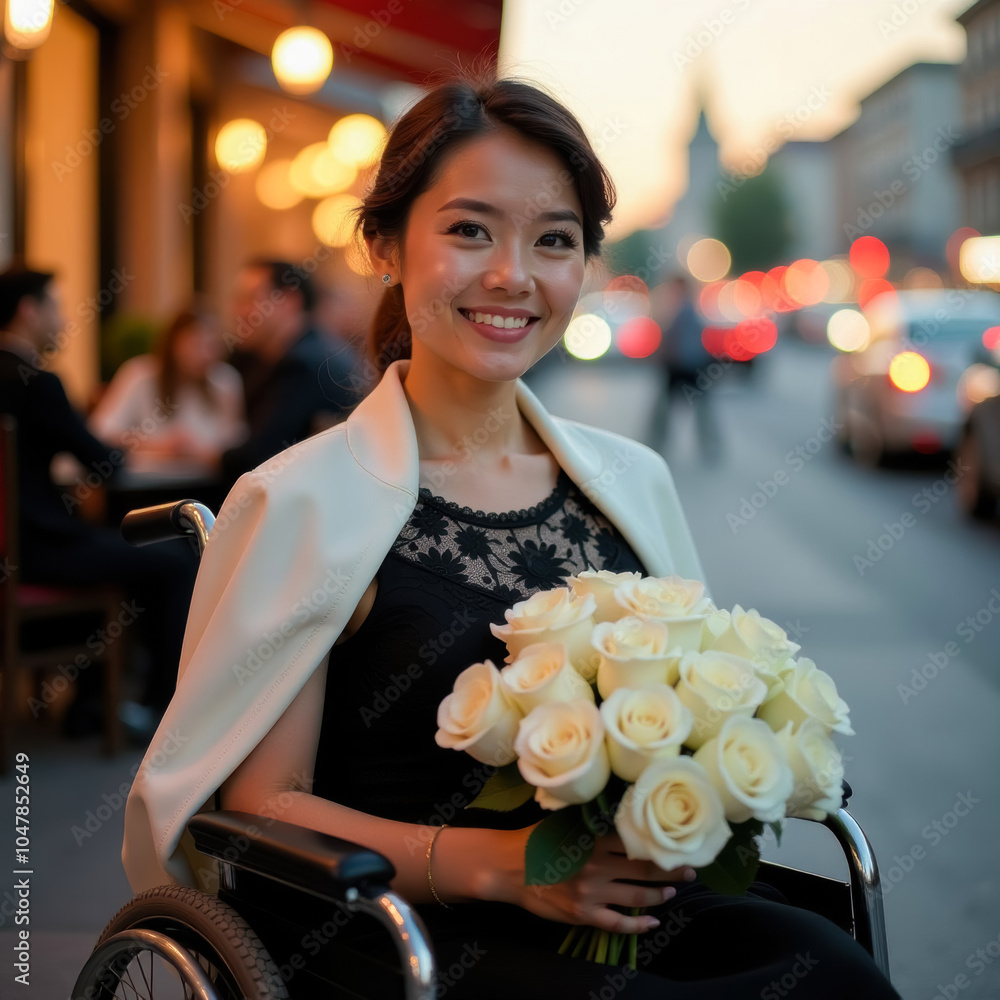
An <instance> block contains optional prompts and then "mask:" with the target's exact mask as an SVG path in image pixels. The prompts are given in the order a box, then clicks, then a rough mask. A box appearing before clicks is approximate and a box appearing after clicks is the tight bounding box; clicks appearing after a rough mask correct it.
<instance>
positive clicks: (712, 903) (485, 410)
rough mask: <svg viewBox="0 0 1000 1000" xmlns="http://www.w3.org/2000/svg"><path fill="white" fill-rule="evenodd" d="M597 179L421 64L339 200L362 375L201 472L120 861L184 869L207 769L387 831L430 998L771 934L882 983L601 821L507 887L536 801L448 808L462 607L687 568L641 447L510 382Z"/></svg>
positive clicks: (671, 504)
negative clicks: (164, 669) (360, 173)
mask: <svg viewBox="0 0 1000 1000" xmlns="http://www.w3.org/2000/svg"><path fill="white" fill-rule="evenodd" d="M613 203H614V189H613V187H612V184H611V181H610V179H609V177H608V175H607V173H606V172H605V171H604V169H603V167H602V166H601V164H600V162H599V161H598V160H597V157H596V156H595V154H594V152H593V149H592V148H591V146H590V144H589V142H588V141H587V138H586V136H585V135H584V133H583V130H582V129H581V127H580V125H579V123H578V122H577V121H576V119H575V118H574V117H573V116H572V115H571V114H570V113H569V112H568V111H567V110H566V109H565V108H564V107H563V106H562V105H560V104H559V103H558V102H556V101H555V100H554V99H553V98H551V97H550V96H549V95H548V94H546V93H544V92H543V91H541V90H539V89H538V88H536V87H534V86H532V85H529V84H527V83H523V82H520V81H516V80H509V79H504V80H496V79H480V80H459V81H455V82H452V83H448V84H444V85H442V86H439V87H437V88H436V89H434V90H432V91H431V92H429V93H428V94H427V95H426V96H425V97H424V98H423V99H422V100H421V101H420V102H419V103H417V104H416V105H415V106H414V107H413V108H411V109H410V110H409V111H408V112H407V113H406V114H404V115H403V117H402V118H401V119H400V120H399V121H398V122H397V123H396V125H395V127H394V128H393V130H392V133H391V134H390V136H389V139H388V142H387V145H386V148H385V151H384V153H383V156H382V160H381V164H380V168H379V170H378V173H377V176H376V179H375V182H374V186H373V188H372V191H371V193H370V194H369V196H368V198H367V199H366V200H365V202H364V204H363V205H362V206H361V208H360V209H359V214H358V220H357V231H358V233H359V234H360V236H361V237H363V239H364V241H365V244H366V246H367V249H368V252H369V254H370V257H371V261H372V264H373V265H374V267H375V269H376V274H378V275H379V276H380V278H381V283H382V285H383V286H384V290H383V292H382V301H381V303H380V307H379V309H378V311H377V314H376V317H375V320H374V323H373V328H372V336H371V344H370V356H371V362H372V364H373V366H374V369H375V372H376V373H377V374H378V375H379V376H380V377H381V380H380V381H379V382H378V384H377V385H376V386H375V388H374V389H373V390H372V391H371V393H370V394H369V396H368V397H367V398H366V399H365V400H364V401H363V402H362V403H361V404H360V405H359V406H358V407H357V409H356V410H355V411H354V413H353V414H352V415H351V416H350V417H349V418H348V419H347V420H346V421H345V422H344V423H342V424H339V425H337V426H335V427H333V428H332V429H330V430H329V431H327V432H326V433H324V434H322V435H319V436H317V437H314V438H311V439H309V440H307V441H304V442H302V443H301V444H298V445H295V446H293V447H292V448H290V449H288V450H287V451H286V452H283V453H282V454H281V455H279V456H277V457H276V458H275V459H272V460H271V461H270V462H268V463H265V465H263V466H261V467H260V468H259V469H257V470H255V471H254V472H252V473H249V474H248V475H246V476H244V477H243V478H242V479H241V480H240V481H239V483H237V485H236V487H234V489H233V492H232V494H231V495H230V497H229V498H227V501H226V505H225V507H224V508H223V511H222V512H221V513H220V517H219V523H220V524H222V525H224V528H223V529H217V531H216V533H213V537H212V542H211V544H210V545H209V546H208V549H207V550H206V552H205V556H204V562H203V565H202V570H201V575H200V576H199V581H198V589H197V590H196V592H195V595H194V600H193V604H192V609H193V610H192V615H191V620H190V621H189V624H188V630H187V633H186V635H185V643H184V658H183V660H182V664H181V679H180V682H179V684H178V688H177V694H176V696H175V699H174V702H173V703H172V704H171V707H170V709H169V710H168V712H167V715H166V716H165V718H164V721H163V726H164V727H167V728H166V729H164V732H169V731H170V727H174V728H177V729H178V730H180V731H183V732H185V733H192V734H194V738H192V739H191V741H190V748H189V749H182V750H181V751H179V752H178V754H177V755H175V756H174V757H171V758H170V759H169V760H168V761H166V762H165V763H161V764H159V765H157V766H149V767H146V766H145V765H144V767H143V768H142V770H140V773H139V774H138V775H137V777H136V781H135V784H134V785H133V787H132V792H131V794H130V797H129V807H128V811H127V815H126V841H125V851H124V854H123V857H124V861H125V865H126V869H127V871H128V874H129V878H130V880H131V882H132V884H133V887H134V888H136V889H140V888H145V887H146V886H148V885H154V884H157V883H159V882H162V881H164V879H165V878H166V879H175V880H178V881H193V879H194V873H193V871H192V870H191V869H190V868H189V867H188V863H187V860H186V858H185V852H184V848H183V845H182V844H181V836H182V833H183V830H184V824H185V823H186V821H187V819H188V817H189V816H190V815H191V813H192V812H193V811H194V810H195V809H197V808H198V805H199V803H202V804H203V805H202V808H210V807H211V805H210V804H211V799H212V795H213V792H214V791H215V790H216V789H217V788H218V789H220V790H221V800H222V805H223V806H224V807H225V808H227V809H237V810H243V811H248V812H254V813H258V814H261V815H280V816H281V818H282V819H284V820H286V821H289V822H292V823H298V824H300V825H302V826H306V827H311V828H313V829H316V830H320V831H323V832H327V833H332V834H335V835H338V836H341V837H344V838H347V839H350V840H352V841H355V842H357V843H361V844H364V845H366V846H368V847H371V848H373V849H375V850H377V851H379V852H381V853H382V854H384V855H385V856H386V857H388V858H389V859H390V860H391V862H392V864H393V865H394V866H395V870H396V873H397V874H396V878H395V880H394V883H393V885H394V888H396V889H397V890H398V891H400V892H401V893H402V894H403V895H404V896H405V897H406V898H407V899H408V900H410V901H411V902H412V903H414V904H415V905H416V907H417V909H418V911H419V912H420V913H421V915H422V916H423V918H424V920H425V922H426V923H427V924H428V926H429V928H430V931H431V936H432V939H433V942H434V946H435V950H436V952H437V957H438V963H439V968H440V969H441V970H443V971H444V972H445V973H446V974H447V976H448V977H450V978H443V979H442V981H441V983H440V984H439V987H438V988H439V991H440V989H441V987H442V986H445V987H446V988H447V990H448V995H449V997H454V998H456V1000H458V998H461V997H474V998H476V1000H488V998H491V997H497V998H499V997H504V998H507V997H511V996H516V997H519V998H546V1000H549V998H551V997H553V996H558V997H566V998H580V1000H583V998H586V997H590V996H593V995H595V994H599V995H601V996H604V995H606V994H607V992H608V990H609V989H610V990H611V991H612V992H614V993H615V994H616V995H621V996H624V997H628V998H653V997H657V998H659V997H664V998H665V997H670V998H682V1000H683V998H693V997H701V998H704V997H716V996H717V997H726V998H735V997H744V996H745V997H758V996H761V995H764V994H763V992H762V991H764V990H766V989H768V988H769V984H771V983H773V982H775V981H778V980H780V981H784V980H782V976H783V975H784V974H786V973H788V974H791V973H790V970H791V968H792V966H793V965H794V963H796V962H797V961H798V960H799V957H800V954H809V955H810V956H811V957H812V958H814V959H815V961H816V963H817V967H821V968H822V971H821V972H820V971H817V972H815V973H813V972H810V974H809V975H806V974H805V973H803V974H802V977H801V981H796V996H798V997H802V998H805V997H831V998H832V997H837V998H840V997H843V996H849V995H858V996H864V997H866V998H877V997H890V996H895V995H896V994H895V993H894V992H893V991H892V989H891V987H890V986H889V984H888V983H887V982H886V981H885V980H884V979H883V978H882V977H881V976H880V974H879V973H878V971H877V970H876V968H875V966H874V964H873V963H872V961H871V959H870V957H869V956H868V955H867V954H866V953H865V952H864V951H863V950H862V948H861V947H860V946H859V945H857V944H856V943H855V942H853V941H852V940H851V939H850V938H849V937H848V936H847V935H846V934H844V933H843V932H842V931H840V930H839V929H838V928H836V927H835V926H834V925H832V924H830V923H828V922H827V921H824V920H822V919H821V918H819V917H817V916H815V915H813V914H811V913H806V912H804V911H800V910H796V909H793V908H791V907H789V906H787V905H785V904H783V903H780V902H777V901H774V900H773V899H767V898H763V897H762V896H761V895H758V894H756V893H753V892H751V893H748V894H747V896H745V897H742V898H739V899H729V898H726V897H721V896H717V895H715V894H714V893H711V892H709V891H708V890H707V889H705V888H704V887H702V886H699V885H691V884H689V883H690V881H691V879H692V878H693V876H694V872H693V870H690V869H686V868H677V869H674V870H671V871H664V870H662V869H660V868H658V867H657V866H656V865H655V864H654V863H653V862H651V861H641V860H633V859H630V858H629V857H627V856H626V852H625V847H624V845H623V843H622V840H621V839H620V837H619V836H618V835H617V834H616V833H613V832H612V833H608V834H607V835H605V836H602V837H599V838H597V842H596V846H595V847H594V850H593V853H592V854H591V857H590V860H589V861H588V862H587V863H586V864H585V865H584V866H583V867H582V868H581V869H580V870H579V871H578V872H577V873H576V874H574V875H573V876H572V877H570V878H568V879H566V880H565V881H563V882H560V883H558V884H556V885H551V886H544V887H542V886H534V885H532V886H528V885H526V884H525V846H526V843H527V839H528V837H529V835H530V834H531V831H532V829H533V828H534V827H535V826H536V825H537V823H538V822H539V821H540V820H541V818H542V816H543V814H544V813H543V809H542V806H541V805H540V804H539V803H537V802H534V801H529V802H527V803H525V804H524V805H522V806H521V807H519V808H518V809H515V810H513V811H512V812H509V813H495V812H491V811H489V810H483V809H478V808H466V807H467V806H468V805H469V804H470V803H471V801H472V800H473V798H474V797H475V795H476V793H477V792H478V791H479V790H480V788H481V787H482V785H483V778H482V769H481V768H480V767H477V765H476V762H475V761H473V760H472V759H471V758H468V757H467V756H466V755H464V754H457V753H453V752H451V751H449V750H448V749H447V748H444V747H442V746H439V745H438V744H437V742H436V740H435V732H436V729H437V710H438V706H439V705H440V704H441V702H442V700H443V698H444V697H445V695H447V694H448V692H450V691H451V689H452V685H453V684H454V682H455V678H456V677H457V676H458V674H459V673H460V672H462V671H463V670H465V668H466V667H468V666H469V664H481V663H485V662H487V661H494V662H497V663H499V662H501V661H502V660H503V659H504V656H505V648H504V644H503V641H502V640H501V639H500V638H497V637H496V636H495V635H494V634H493V632H492V630H491V628H490V625H491V624H495V623H498V622H500V621H502V620H503V619H504V610H505V609H507V608H509V607H510V605H511V604H513V603H515V602H518V601H522V600H526V599H528V598H530V597H531V596H532V595H534V594H537V593H539V592H541V591H544V590H546V589H549V588H552V587H555V586H558V585H560V584H561V583H562V582H563V581H565V579H566V578H567V577H569V576H572V575H574V574H578V573H581V572H584V571H586V570H588V569H595V570H606V571H609V572H611V573H639V574H642V575H644V576H667V575H671V574H677V575H679V576H682V577H685V578H687V579H691V580H700V579H703V574H702V570H701V566H700V563H699V560H698V556H697V553H696V551H695V547H694V544H693V541H692V539H691V536H690V533H689V531H688V528H687V523H686V521H685V518H684V514H683V512H682V510H681V508H680V504H679V501H678V498H677V492H676V489H675V487H674V483H673V480H672V478H671V475H670V472H669V470H668V468H667V466H666V464H665V463H664V461H663V459H662V458H661V457H660V456H659V455H657V454H656V453H655V452H653V451H651V450H650V449H647V448H645V447H643V446H642V445H639V444H636V443H635V442H632V441H628V440H627V439H624V438H621V437H619V436H617V435H614V434H610V433H607V432H604V431H601V430H597V429H595V428H591V427H587V426H584V425H582V424H576V423H573V422H570V421H566V420H561V419H558V418H555V417H552V416H550V415H549V414H548V413H547V412H546V411H545V409H544V408H543V407H542V405H541V404H540V403H539V401H538V400H537V399H536V398H535V397H534V396H533V395H532V393H531V392H530V390H528V388H527V387H526V386H525V385H524V383H523V382H522V381H521V378H520V376H521V375H523V374H524V373H525V372H526V371H527V370H528V369H529V368H530V367H531V366H532V365H533V364H534V363H535V362H536V361H538V360H539V359H540V358H541V357H543V356H544V355H545V353H546V352H547V351H549V350H551V348H552V347H553V346H554V345H555V344H556V343H557V342H558V340H559V338H560V337H561V336H562V335H563V333H564V332H565V330H566V327H567V325H568V324H569V321H570V318H571V316H572V314H573V310H574V308H575V306H576V303H577V299H578V297H579V295H580V290H581V287H582V283H583V278H584V272H585V267H586V264H587V262H588V261H589V260H590V259H592V258H594V257H596V256H597V255H598V254H599V251H600V244H601V240H602V238H603V225H604V223H606V222H607V221H608V220H609V219H610V214H611V207H612V205H613ZM431 487H433V491H432V489H431ZM331 573H335V574H336V581H337V582H336V586H335V587H331V586H330V583H329V581H330V575H331ZM309 594H312V595H316V594H319V595H320V597H321V598H322V599H316V598H315V597H314V599H313V601H312V602H307V603H306V605H305V607H304V606H303V600H302V595H309ZM261 648H263V649H265V650H266V653H267V656H266V657H264V659H266V662H263V661H262V659H261V656H262V655H263V654H261V656H258V657H257V659H256V663H255V665H254V666H253V667H252V668H250V667H249V666H245V665H244V664H246V663H248V660H249V657H250V656H256V654H255V652H254V651H255V650H258V649H261ZM577 680H578V681H579V683H582V684H584V685H585V684H586V681H584V680H582V679H581V678H577ZM390 709H391V711H390ZM596 724H597V723H595V725H596ZM157 742H158V741H157V740H156V739H154V741H153V744H152V745H151V752H153V751H154V750H155V748H156V746H157ZM692 766H693V765H692ZM192 783H194V784H193V786H192ZM445 824H449V825H445ZM571 846H572V845H571ZM634 908H648V912H645V913H639V912H638V909H634ZM567 925H585V926H592V927H597V928H601V929H603V930H607V931H615V932H621V933H626V934H629V933H638V934H640V935H642V938H641V941H643V942H644V944H643V945H642V946H641V947H640V951H639V956H640V958H639V965H640V968H638V969H630V970H628V971H627V973H626V972H620V971H617V970H616V971H614V972H613V973H609V971H608V970H607V968H606V967H602V966H600V965H597V964H594V963H592V962H589V961H585V960H583V959H575V958H571V957H570V956H568V955H560V954H559V953H558V950H557V949H558V944H559V942H560V941H561V940H562V938H563V937H564V936H565V934H566V931H567ZM656 928H659V930H658V931H657V933H656V934H655V935H654V934H651V933H649V932H651V931H653V930H654V929H656ZM341 933H343V935H344V936H345V937H355V938H356V942H355V943H356V944H357V945H358V946H360V947H364V948H366V949H370V950H371V951H373V952H377V951H380V950H381V949H382V948H383V946H384V945H388V946H389V947H391V945H389V942H388V940H387V939H386V940H385V941H383V942H380V941H378V940H373V939H371V938H369V937H368V936H367V932H366V929H363V928H360V927H356V926H355V925H351V926H350V927H347V928H344V929H343V931H342V932H341ZM668 943H669V944H670V947H669V948H668V947H665V946H666V945H667V944H668ZM470 948H472V949H473V952H472V953H470ZM470 954H474V956H475V957H474V959H472V960H470ZM455 968H457V969H458V970H459V973H458V975H457V976H456V975H455V974H454V973H453V971H452V970H453V969H455ZM612 983H614V984H615V985H613V986H612V985H611V984H612Z"/></svg>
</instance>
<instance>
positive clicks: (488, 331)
mask: <svg viewBox="0 0 1000 1000" xmlns="http://www.w3.org/2000/svg"><path fill="white" fill-rule="evenodd" d="M458 314H459V316H461V317H462V319H464V320H465V321H466V323H468V324H469V325H470V326H471V327H472V328H473V329H475V330H477V331H478V332H479V333H481V334H482V335H483V336H484V337H485V338H486V339H487V340H494V341H496V342H497V343H500V344H516V343H517V342H518V341H519V340H523V339H524V338H525V337H526V336H527V335H528V333H529V332H530V331H531V328H532V327H533V326H534V325H535V323H537V322H538V319H537V317H536V318H534V319H529V320H528V322H527V323H525V325H524V326H521V327H513V328H511V329H510V330H508V329H507V328H506V327H502V326H493V324H492V323H477V322H476V321H475V320H474V319H470V318H469V317H468V316H467V315H466V314H465V313H464V312H462V310H461V309H459V311H458Z"/></svg>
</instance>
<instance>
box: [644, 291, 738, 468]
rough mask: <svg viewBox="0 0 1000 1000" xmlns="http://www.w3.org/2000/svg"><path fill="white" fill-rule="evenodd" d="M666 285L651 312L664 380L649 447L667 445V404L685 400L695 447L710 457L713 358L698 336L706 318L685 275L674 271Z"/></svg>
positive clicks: (715, 435) (716, 437)
mask: <svg viewBox="0 0 1000 1000" xmlns="http://www.w3.org/2000/svg"><path fill="white" fill-rule="evenodd" d="M665 291H666V292H667V295H666V296H665V297H666V299H667V301H666V302H665V303H664V307H665V314H664V316H663V317H654V318H657V320H658V322H659V323H660V329H661V330H662V332H663V340H662V342H661V345H660V350H659V352H658V353H657V355H656V357H657V359H658V360H659V362H660V364H661V366H662V368H663V379H664V383H665V386H664V391H662V392H660V393H658V394H657V397H656V403H655V405H654V407H653V415H652V420H651V429H650V443H651V444H652V446H653V447H654V448H655V447H657V446H659V445H661V444H662V446H663V447H664V448H666V447H667V446H668V444H669V435H670V428H671V426H672V424H673V419H672V416H671V412H670V411H671V409H672V408H676V404H680V405H688V406H690V407H691V408H692V410H693V413H694V423H695V427H696V433H697V437H698V450H699V453H700V454H701V455H702V456H703V457H704V458H705V459H706V460H707V461H714V460H715V459H717V458H718V457H719V453H720V450H721V444H722V442H721V437H720V434H719V429H718V425H717V423H716V420H715V414H714V412H713V409H712V405H711V402H710V399H709V390H710V388H711V386H710V379H709V378H708V377H707V375H706V374H705V369H706V368H707V367H708V365H709V364H711V362H712V360H713V358H712V355H711V354H709V352H708V350H707V349H706V348H705V344H704V342H703V340H702V333H703V332H704V329H705V324H704V322H703V321H702V317H701V314H700V313H699V312H698V309H697V306H696V305H695V301H694V295H693V293H692V290H691V286H690V282H689V279H688V278H687V277H686V276H685V275H683V274H678V275H676V276H675V277H673V278H672V279H671V280H670V282H669V285H668V287H667V288H666V289H665Z"/></svg>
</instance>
